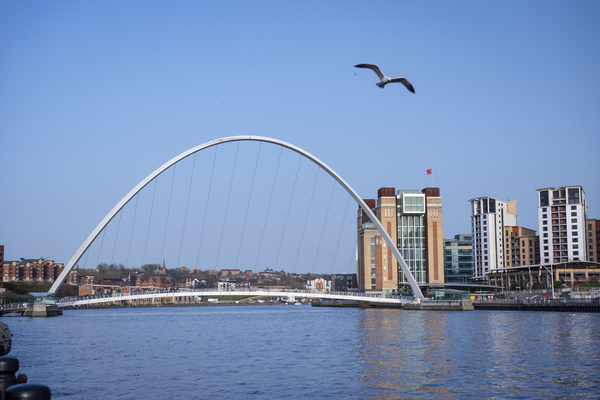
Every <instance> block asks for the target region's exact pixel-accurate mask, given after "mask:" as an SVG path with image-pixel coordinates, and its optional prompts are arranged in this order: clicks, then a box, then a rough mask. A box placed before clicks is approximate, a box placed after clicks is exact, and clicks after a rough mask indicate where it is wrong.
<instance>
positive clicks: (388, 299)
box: [56, 288, 416, 307]
mask: <svg viewBox="0 0 600 400" xmlns="http://www.w3.org/2000/svg"><path fill="white" fill-rule="evenodd" d="M196 296H203V297H207V296H273V297H275V296H277V297H310V298H327V299H337V300H354V301H370V302H381V303H412V302H414V301H416V297H414V296H401V295H387V296H382V295H380V294H370V293H356V292H331V291H330V292H327V291H316V290H301V289H268V288H265V289H236V290H216V289H180V290H157V291H145V292H138V293H133V294H131V293H115V294H101V295H93V296H77V297H69V298H58V299H56V303H57V304H58V306H59V307H70V306H77V305H85V304H97V303H109V302H114V301H127V300H138V299H140V300H141V299H150V298H161V297H196Z"/></svg>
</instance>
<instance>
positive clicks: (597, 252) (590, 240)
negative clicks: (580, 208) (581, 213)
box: [585, 219, 600, 262]
mask: <svg viewBox="0 0 600 400" xmlns="http://www.w3.org/2000/svg"><path fill="white" fill-rule="evenodd" d="M586 225H587V234H586V235H585V241H586V246H587V258H588V261H593V262H600V220H599V219H588V220H587V221H586Z"/></svg>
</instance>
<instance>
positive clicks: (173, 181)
mask: <svg viewBox="0 0 600 400" xmlns="http://www.w3.org/2000/svg"><path fill="white" fill-rule="evenodd" d="M175 168H177V164H174V165H173V179H172V180H171V193H169V205H168V206H167V220H166V221H165V233H164V234H163V244H162V249H161V250H160V261H163V262H164V259H163V253H164V251H165V241H166V240H167V226H168V225H169V212H170V211H171V197H173V185H174V184H175Z"/></svg>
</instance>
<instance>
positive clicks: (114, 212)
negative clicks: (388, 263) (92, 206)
mask: <svg viewBox="0 0 600 400" xmlns="http://www.w3.org/2000/svg"><path fill="white" fill-rule="evenodd" d="M244 140H249V141H258V142H266V143H272V144H276V145H279V146H282V147H285V148H287V149H290V150H292V151H295V152H296V153H299V154H301V155H302V156H304V157H306V158H308V159H309V160H311V161H312V162H314V163H315V164H317V165H318V166H319V167H321V168H322V169H324V170H325V171H327V173H328V174H329V175H331V176H332V177H333V179H335V180H336V181H337V182H338V183H339V184H340V185H341V186H342V187H343V188H344V189H346V191H347V192H348V193H349V194H350V195H351V196H352V197H353V198H354V200H355V201H356V202H357V203H358V205H359V206H360V208H362V210H363V211H364V212H365V214H367V216H368V217H369V219H370V220H371V222H373V223H374V224H375V226H376V227H377V230H378V231H379V233H380V234H381V237H383V239H384V240H385V241H386V243H387V245H388V246H389V248H390V249H391V250H392V253H393V254H394V257H396V260H397V261H398V263H399V264H400V267H401V268H402V271H403V272H404V274H405V275H406V277H407V279H408V283H409V284H410V286H411V288H412V290H413V292H414V294H415V296H416V297H417V299H418V300H422V299H423V294H422V293H421V289H419V286H418V285H417V282H416V281H415V278H414V277H413V275H412V273H411V272H410V270H409V269H408V265H406V262H405V261H404V258H402V255H401V254H400V252H399V251H398V248H397V246H396V243H394V242H393V241H392V238H391V237H390V235H388V233H387V232H386V231H385V229H384V228H383V225H382V224H381V222H380V221H379V220H378V219H377V217H376V216H375V214H373V212H372V211H371V209H370V208H369V206H367V204H366V203H365V202H364V201H363V200H362V199H361V198H360V197H359V196H358V194H356V192H355V191H354V189H352V188H351V187H350V185H348V184H347V183H346V181H344V179H342V177H341V176H339V175H338V174H337V173H336V172H335V171H334V170H332V169H331V168H329V167H328V166H327V165H326V164H325V163H324V162H322V161H321V160H319V159H318V158H317V157H315V156H313V155H312V154H310V153H308V152H306V151H304V150H302V149H301V148H299V147H296V146H294V145H292V144H289V143H286V142H283V141H281V140H277V139H272V138H268V137H263V136H230V137H227V138H222V139H217V140H213V141H211V142H206V143H204V144H201V145H200V146H196V147H194V148H192V149H190V150H188V151H185V152H183V153H181V154H180V155H178V156H177V157H175V158H173V159H172V160H170V161H168V162H166V163H165V164H163V165H162V166H161V167H160V168H158V169H157V170H156V171H154V172H153V173H151V174H150V175H148V177H146V179H144V180H143V181H141V182H140V183H139V184H138V185H137V186H136V187H135V188H133V189H132V190H131V192H129V193H128V194H127V196H125V197H124V198H123V200H121V201H120V202H119V203H118V204H117V205H116V206H115V207H114V208H113V209H112V211H111V212H109V213H108V215H107V216H106V217H104V219H103V220H102V222H100V224H98V226H97V227H96V229H94V231H93V232H92V233H91V234H90V236H88V238H87V239H86V241H85V242H83V244H82V245H81V247H80V248H79V250H77V252H76V253H75V255H74V256H73V257H72V258H71V260H70V261H69V263H68V264H67V265H66V267H65V268H64V269H63V271H62V272H61V274H60V275H59V276H58V279H56V281H55V282H54V284H53V285H52V287H51V288H50V293H51V294H55V293H56V292H57V291H58V288H60V287H61V285H62V283H63V281H64V280H65V278H66V277H67V276H68V275H69V273H70V272H71V270H72V269H73V267H74V266H75V265H76V264H77V262H78V261H79V259H80V258H81V256H83V253H85V251H86V250H87V249H88V247H90V245H91V244H92V242H93V241H94V240H95V239H96V237H97V236H98V235H99V234H100V232H102V230H103V229H104V228H105V227H106V225H108V223H109V222H110V221H111V220H112V219H113V218H114V217H115V216H116V215H117V213H118V212H119V211H121V209H122V208H123V207H125V205H126V204H127V203H128V202H129V201H130V200H131V199H132V198H133V197H134V196H135V195H136V194H137V193H138V192H139V191H140V190H142V189H143V188H144V187H145V186H146V185H147V184H149V183H150V182H152V180H154V178H156V177H157V176H159V175H160V174H162V173H163V172H164V171H166V170H167V169H169V167H171V166H172V165H173V164H176V163H178V162H179V161H181V160H183V159H184V158H186V157H188V156H190V155H192V154H194V153H197V152H199V151H201V150H204V149H206V148H208V147H212V146H216V145H218V144H221V143H227V142H241V141H244Z"/></svg>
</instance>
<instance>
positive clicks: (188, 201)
mask: <svg viewBox="0 0 600 400" xmlns="http://www.w3.org/2000/svg"><path fill="white" fill-rule="evenodd" d="M196 155H198V153H194V161H193V163H192V175H191V176H190V187H189V188H188V197H187V203H186V204H185V216H184V218H183V229H182V230H181V241H180V243H179V255H178V256H177V265H176V266H175V268H179V261H180V260H181V250H182V249H183V237H184V234H185V223H186V221H187V213H188V208H189V206H190V194H191V193H192V183H193V182H194V169H195V168H196Z"/></svg>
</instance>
